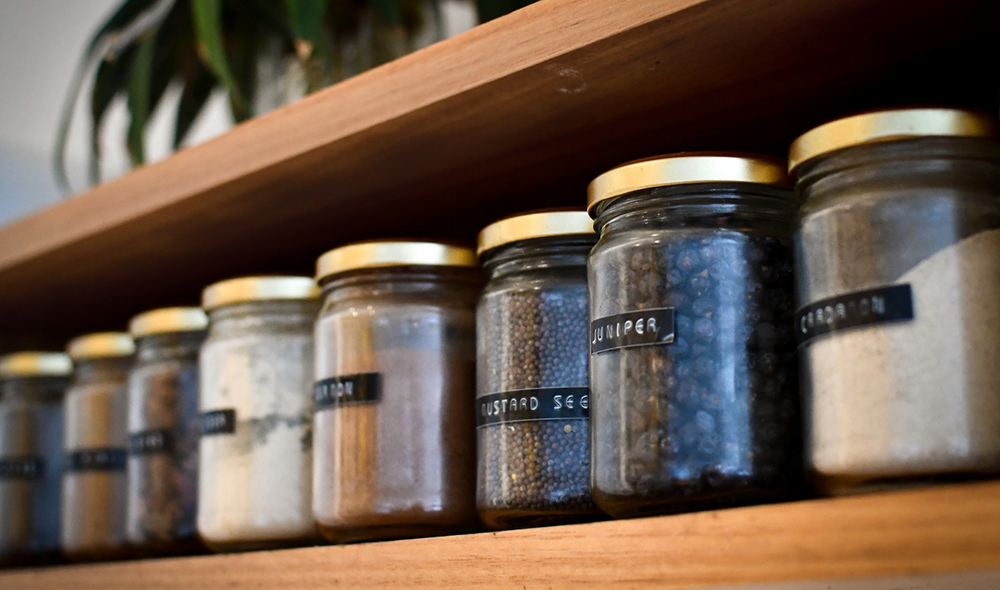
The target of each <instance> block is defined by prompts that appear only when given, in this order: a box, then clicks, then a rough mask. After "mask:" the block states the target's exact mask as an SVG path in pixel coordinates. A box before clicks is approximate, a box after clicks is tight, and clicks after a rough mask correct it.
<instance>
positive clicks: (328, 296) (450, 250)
mask: <svg viewBox="0 0 1000 590" xmlns="http://www.w3.org/2000/svg"><path fill="white" fill-rule="evenodd" d="M477 266H478V264H477V261H476V256H475V253H474V252H473V251H472V250H470V249H467V248H460V247H455V246H449V245H445V244H438V243H431V242H369V243H364V244H355V245H350V246H345V247H342V248H338V249H336V250H331V251H330V252H327V253H326V254H324V255H323V256H322V257H321V258H320V259H319V261H318V262H317V276H318V277H319V280H320V283H321V285H322V287H323V293H324V302H323V310H322V312H321V314H320V317H319V320H318V321H317V323H316V384H315V388H314V392H313V403H314V405H315V408H316V412H315V415H314V418H313V424H314V428H315V445H316V463H315V469H314V486H315V487H314V494H313V502H314V503H313V512H314V514H315V517H316V521H317V524H318V525H319V527H320V530H321V531H322V532H323V534H324V535H325V536H326V537H327V538H329V539H331V540H333V541H337V542H348V541H363V540H373V539H386V538H402V537H415V536H426V535H436V534H447V533H455V532H462V531H467V530H470V529H473V528H475V526H476V509H475V483H474V477H475V429H474V426H473V398H474V395H475V360H476V359H475V350H476V344H475V338H476V335H475V308H476V298H477V296H478V295H479V290H480V288H481V286H482V278H481V276H480V273H479V272H478V270H477V268H476V267H477Z"/></svg>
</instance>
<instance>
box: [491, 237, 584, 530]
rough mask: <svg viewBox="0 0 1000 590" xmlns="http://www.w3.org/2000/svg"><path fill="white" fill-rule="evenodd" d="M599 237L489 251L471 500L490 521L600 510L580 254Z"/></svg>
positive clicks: (561, 517) (579, 515)
mask: <svg viewBox="0 0 1000 590" xmlns="http://www.w3.org/2000/svg"><path fill="white" fill-rule="evenodd" d="M596 241H597V238H596V236H591V237H587V236H561V237H553V238H544V239H535V240H530V241H526V242H521V243H517V244H512V245H508V246H502V247H500V248H497V249H496V250H495V251H494V252H491V253H488V255H487V257H486V264H485V267H486V270H487V272H488V273H489V282H488V283H487V284H486V287H485V289H484V290H483V293H482V296H481V297H480V299H479V305H478V308H477V317H476V330H477V337H476V348H477V359H478V364H477V379H476V382H477V384H476V426H477V428H476V436H477V441H478V444H477V477H476V481H477V488H476V506H477V508H478V510H479V516H480V518H481V519H482V520H483V522H484V523H486V525H487V526H490V527H492V528H512V527H522V526H538V525H551V524H564V523H568V522H578V521H583V520H592V519H594V518H597V517H598V515H599V514H600V512H599V511H598V509H597V507H596V506H595V505H594V503H593V501H592V500H591V497H590V419H589V416H590V410H589V395H590V390H589V378H588V368H589V358H590V341H589V340H588V338H587V334H588V331H589V330H588V320H587V256H588V254H589V253H590V250H591V248H592V247H593V245H594V242H596ZM522 401H523V402H524V403H522Z"/></svg>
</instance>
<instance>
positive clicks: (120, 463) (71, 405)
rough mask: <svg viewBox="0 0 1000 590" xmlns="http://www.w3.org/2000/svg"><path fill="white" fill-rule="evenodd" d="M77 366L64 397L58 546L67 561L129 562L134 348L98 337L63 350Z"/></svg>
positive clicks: (115, 335) (122, 339) (113, 337)
mask: <svg viewBox="0 0 1000 590" xmlns="http://www.w3.org/2000/svg"><path fill="white" fill-rule="evenodd" d="M68 352H69V356H70V357H72V359H73V361H74V362H75V363H76V368H75V370H74V373H73V381H72V383H71V384H70V387H69V389H68V390H67V391H66V400H65V404H64V413H65V427H64V430H63V433H64V434H63V439H64V443H63V444H64V448H65V450H66V459H65V461H66V464H65V474H64V475H63V488H62V521H61V523H62V524H61V537H62V547H63V551H65V553H66V555H67V556H68V557H69V558H70V559H77V560H97V559H116V558H121V557H127V556H129V555H130V553H129V551H128V550H127V548H126V542H125V489H126V482H125V457H126V447H127V445H128V434H127V432H126V406H127V392H126V389H127V375H128V370H129V367H130V366H131V364H132V355H133V353H134V352H135V345H134V343H133V342H132V338H131V337H130V336H129V335H128V334H124V333H120V332H100V333H96V334H88V335H86V336H80V337H79V338H76V339H75V340H73V341H71V342H70V343H69V348H68Z"/></svg>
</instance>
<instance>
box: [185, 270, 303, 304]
mask: <svg viewBox="0 0 1000 590" xmlns="http://www.w3.org/2000/svg"><path fill="white" fill-rule="evenodd" d="M317 297H319V287H317V286H316V282H315V281H313V280H312V278H311V277H295V276H277V277H273V276H272V277H240V278H236V279H227V280H225V281H219V282H218V283H213V284H211V285H209V286H208V287H206V288H205V290H204V291H203V292H202V294H201V306H202V307H203V308H204V309H206V310H213V309H216V308H219V307H224V306H226V305H233V304H235V303H246V302H248V301H280V300H302V299H315V298H317Z"/></svg>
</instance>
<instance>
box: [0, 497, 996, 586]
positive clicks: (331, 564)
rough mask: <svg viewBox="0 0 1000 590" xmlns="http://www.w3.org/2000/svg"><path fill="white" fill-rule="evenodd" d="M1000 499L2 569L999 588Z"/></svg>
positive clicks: (74, 578) (526, 582)
mask: <svg viewBox="0 0 1000 590" xmlns="http://www.w3.org/2000/svg"><path fill="white" fill-rule="evenodd" d="M998 498H1000V482H986V483H969V484H956V485H947V486H939V487H930V488H923V489H916V490H906V491H896V492H888V493H882V494H871V495H864V496H853V497H843V498H832V499H820V500H809V501H803V502H793V503H786V504H774V505H767V506H753V507H746V508H736V509H730V510H720V511H711V512H700V513H694V514H683V515H676V516H664V517H655V518H644V519H635V520H623V521H611V522H599V523H591V524H583V525H571V526H562V527H551V528H540V529H528V530H519V531H506V532H500V533H481V534H475V535H464V536H455V537H441V538H431V539H414V540H407V541H393V542H384V543H370V544H360V545H348V546H340V547H311V548H304V549H289V550H281V551H269V552H257V553H243V554H233V555H213V556H201V557H187V558H172V559H159V560H144V561H131V562H120V563H109V564H99V565H71V566H59V567H52V568H47V569H37V570H13V571H8V572H4V573H0V588H2V589H12V590H13V589H18V590H41V589H48V588H60V589H61V590H75V589H81V590H82V589H87V588H101V590H119V589H121V590H125V589H131V588H144V589H148V590H173V589H182V588H183V589H185V590H201V589H204V590H208V589H210V588H211V589H215V588H245V589H250V588H275V589H281V588H287V589H295V590H319V589H329V588H341V587H343V588H389V587H407V588H482V587H490V588H500V589H507V588H509V589H524V588H568V587H574V588H601V589H602V590H619V589H622V590H624V589H644V588H660V589H680V588H730V587H736V586H741V585H754V584H755V585H758V586H757V587H759V588H763V587H765V586H760V585H771V584H779V583H783V582H795V581H806V580H813V581H817V580H859V579H861V580H864V579H873V578H882V577H887V576H888V577H892V576H896V577H916V578H919V579H923V577H928V579H930V577H933V576H937V575H939V574H962V573H969V574H970V575H972V576H973V578H975V579H990V580H994V579H998V578H997V577H996V575H995V572H997V571H1000V502H998V501H997V499H998ZM980 571H982V572H983V573H982V575H980V574H978V573H976V572H980ZM943 579H946V580H947V579H950V578H948V577H945V578H943ZM859 583H860V582H859ZM766 587H770V586H766ZM775 587H778V586H775ZM844 587H845V588H846V587H848V586H844ZM856 587H857V588H873V587H875V586H863V585H862V586H856ZM921 587H925V586H921Z"/></svg>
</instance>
